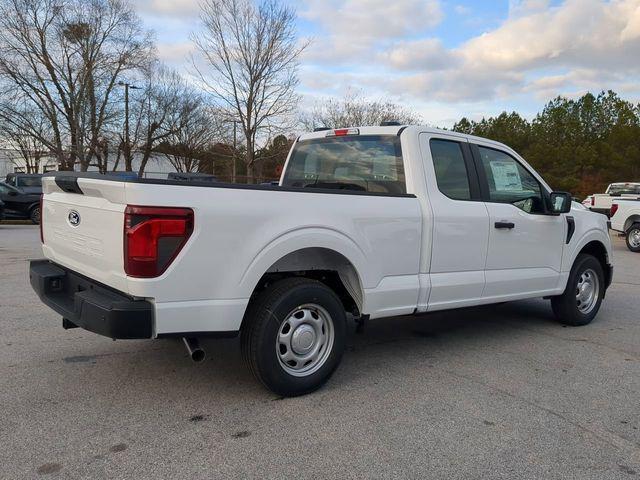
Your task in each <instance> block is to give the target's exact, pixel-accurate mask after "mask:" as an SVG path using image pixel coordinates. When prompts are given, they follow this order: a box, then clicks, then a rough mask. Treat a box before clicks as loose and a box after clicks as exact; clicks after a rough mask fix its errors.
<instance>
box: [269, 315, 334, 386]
mask: <svg viewBox="0 0 640 480" xmlns="http://www.w3.org/2000/svg"><path fill="white" fill-rule="evenodd" d="M334 338H335V331H334V328H333V320H332V319H331V315H329V312H327V311H326V310H325V309H324V308H322V307H321V306H320V305H315V304H311V303H310V304H305V305H301V306H299V307H297V308H295V309H294V310H293V311H292V312H291V313H289V315H287V317H286V318H285V320H284V322H282V325H280V329H279V330H278V337H277V338H276V354H277V355H278V360H279V361H280V365H281V366H282V368H283V369H284V370H285V371H286V372H287V373H289V374H290V375H293V376H295V377H306V376H308V375H311V374H312V373H314V372H317V371H318V370H319V369H320V367H322V365H324V364H325V362H326V361H327V358H329V355H331V350H332V348H333V340H334Z"/></svg>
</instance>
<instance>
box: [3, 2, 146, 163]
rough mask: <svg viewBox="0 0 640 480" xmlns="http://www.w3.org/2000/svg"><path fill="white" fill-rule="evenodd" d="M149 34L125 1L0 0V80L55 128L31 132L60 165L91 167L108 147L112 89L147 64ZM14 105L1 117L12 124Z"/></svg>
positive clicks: (29, 131) (14, 112)
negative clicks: (47, 133) (44, 133)
mask: <svg viewBox="0 0 640 480" xmlns="http://www.w3.org/2000/svg"><path fill="white" fill-rule="evenodd" d="M152 54H153V47H152V42H151V38H150V35H149V33H148V32H146V31H144V30H143V29H142V27H141V21H140V19H139V18H138V17H137V16H136V14H135V12H134V10H133V9H132V7H131V6H130V5H129V3H127V1H126V0H0V78H1V79H2V81H3V85H4V87H5V89H11V90H13V92H14V93H15V95H17V96H22V97H23V98H24V99H25V100H26V101H29V102H30V103H31V104H32V105H33V107H34V108H36V109H37V110H38V111H39V112H40V114H41V115H42V116H43V117H44V118H45V119H46V120H47V121H48V122H49V124H50V125H51V131H52V136H51V138H46V139H45V138H39V136H38V134H37V132H36V131H35V130H34V129H33V128H30V126H27V128H26V130H25V133H26V134H29V135H32V136H34V137H35V138H37V139H38V140H39V141H41V142H42V143H43V144H45V145H47V147H48V148H49V150H50V151H51V152H53V154H54V155H55V156H56V158H57V159H58V162H59V164H60V167H61V168H63V169H73V168H74V166H75V164H76V163H79V164H80V168H81V169H82V170H86V169H87V167H88V166H89V165H90V162H91V159H92V158H93V157H98V162H99V163H101V162H102V160H101V158H100V157H101V155H102V154H103V151H104V138H103V130H104V128H105V124H106V123H107V122H108V121H109V120H110V118H111V117H112V116H113V112H112V111H111V110H110V107H111V106H112V102H111V101H110V99H111V94H112V92H113V89H114V86H115V84H116V80H117V79H118V78H119V77H120V76H121V75H122V74H124V73H125V72H128V71H132V70H137V69H140V68H143V67H144V66H146V65H147V64H148V62H149V59H150V57H151V56H152ZM16 114H17V112H16V111H15V109H12V108H11V106H10V105H9V106H8V107H6V108H3V109H2V110H0V116H2V117H3V118H4V119H5V120H7V121H10V122H11V121H14V120H12V119H15V116H16Z"/></svg>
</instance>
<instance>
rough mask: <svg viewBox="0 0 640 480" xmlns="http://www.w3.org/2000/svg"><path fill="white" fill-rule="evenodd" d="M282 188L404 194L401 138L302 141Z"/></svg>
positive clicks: (337, 138) (342, 138) (351, 137)
mask: <svg viewBox="0 0 640 480" xmlns="http://www.w3.org/2000/svg"><path fill="white" fill-rule="evenodd" d="M283 186H285V187H303V188H335V189H341V190H359V191H366V192H376V193H391V194H404V193H406V191H407V189H406V183H405V178H404V164H403V162H402V151H401V148H400V139H399V138H398V136H397V135H357V136H356V135H354V136H345V137H327V138H318V139H312V140H302V141H300V142H298V143H297V144H296V146H295V147H294V149H293V152H292V153H291V158H290V159H289V163H288V165H287V171H286V172H285V176H284V178H283Z"/></svg>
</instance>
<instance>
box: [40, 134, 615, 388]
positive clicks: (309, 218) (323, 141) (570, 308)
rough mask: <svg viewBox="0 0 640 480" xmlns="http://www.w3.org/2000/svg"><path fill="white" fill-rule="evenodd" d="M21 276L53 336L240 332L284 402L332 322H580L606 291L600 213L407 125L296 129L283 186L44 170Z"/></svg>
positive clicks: (492, 149) (256, 366)
mask: <svg viewBox="0 0 640 480" xmlns="http://www.w3.org/2000/svg"><path fill="white" fill-rule="evenodd" d="M43 187H44V197H43V205H42V223H41V225H42V227H41V233H42V249H43V252H44V256H45V257H46V259H43V260H36V261H32V262H31V266H30V278H31V284H32V286H33V288H34V289H35V291H36V292H37V293H38V295H39V296H40V298H41V299H42V301H43V302H44V303H46V304H47V305H49V306H50V307H51V308H53V309H54V310H55V311H56V312H58V313H60V314H61V315H62V317H63V326H64V327H66V328H72V327H76V326H78V327H82V328H84V329H86V330H90V331H92V332H95V333H98V334H101V335H105V336H107V337H111V338H114V339H117V338H123V339H124V338H164V337H178V338H183V339H184V340H185V343H186V345H187V348H188V349H189V351H190V352H191V354H192V356H193V358H194V359H202V358H203V354H202V350H201V349H200V348H199V346H198V342H197V339H198V338H199V337H203V336H234V335H238V334H239V335H240V338H241V341H240V344H241V349H242V351H243V355H244V357H245V359H246V362H247V364H248V365H249V367H250V369H251V370H252V372H253V373H254V374H255V376H256V377H257V378H258V379H259V380H260V381H262V382H263V383H264V385H265V386H266V387H268V388H269V389H271V390H272V391H274V392H276V393H278V394H281V395H287V396H292V395H300V394H304V393H307V392H310V391H312V390H314V389H316V388H318V387H319V386H320V385H321V384H322V383H323V382H324V381H326V380H327V378H328V377H329V376H330V375H331V373H332V372H333V371H334V370H335V369H336V367H337V366H338V363H339V362H340V360H341V357H342V353H343V350H344V348H345V337H346V332H347V319H352V318H354V319H356V321H359V322H362V321H364V320H366V319H375V318H379V317H392V316H399V315H419V314H424V313H428V312H434V311H438V310H446V309H454V308H460V307H471V306H474V305H485V304H492V303H499V302H505V301H510V300H518V299H525V298H533V297H545V298H549V299H550V300H551V305H552V307H553V312H554V313H555V315H556V316H557V317H558V319H559V320H560V321H561V322H564V323H565V324H569V325H585V324H587V323H589V322H591V320H592V319H593V318H594V317H595V316H596V314H597V312H598V309H599V308H600V304H601V301H602V299H603V297H604V295H605V291H606V289H607V287H608V286H609V285H610V283H611V279H612V274H613V269H612V266H611V245H610V239H609V235H608V231H607V225H606V221H607V219H606V217H604V216H603V215H598V214H595V213H592V212H589V211H588V210H586V209H585V208H584V207H582V206H581V205H579V204H577V203H572V201H571V196H570V195H569V194H568V193H563V192H553V191H552V190H551V188H549V186H548V185H547V184H546V183H545V181H544V180H543V179H542V178H541V177H540V176H539V175H538V174H537V173H536V172H535V171H534V170H533V169H532V168H531V166H529V165H528V164H527V162H526V161H525V160H524V159H522V158H521V157H520V156H519V155H518V154H517V153H516V152H514V151H513V150H512V149H510V148H509V147H507V146H505V145H502V144H500V143H497V142H494V141H490V140H486V139H482V138H477V137H472V136H468V135H463V134H458V133H454V132H448V131H441V130H436V129H431V128H426V127H418V126H402V127H401V126H381V127H362V128H343V129H335V130H333V129H332V130H326V131H317V132H314V133H309V134H305V135H302V136H301V137H299V138H298V139H297V141H296V142H295V144H294V145H293V147H292V149H291V152H290V153H289V156H288V159H287V161H286V165H285V168H284V170H283V174H282V177H281V179H280V184H279V185H277V186H271V185H231V184H222V183H212V182H198V181H196V180H194V181H192V182H190V183H188V184H187V183H185V182H177V181H175V182H172V181H168V180H151V179H138V180H132V179H119V178H115V177H111V178H110V177H101V176H99V175H97V174H80V173H73V172H67V173H63V172H61V173H57V174H55V175H49V176H45V177H44V180H43Z"/></svg>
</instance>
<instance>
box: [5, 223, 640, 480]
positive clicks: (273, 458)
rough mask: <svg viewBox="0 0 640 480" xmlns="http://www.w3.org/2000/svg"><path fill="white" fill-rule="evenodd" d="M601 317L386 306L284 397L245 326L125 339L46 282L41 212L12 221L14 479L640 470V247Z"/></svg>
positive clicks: (8, 409) (520, 306)
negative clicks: (389, 311) (50, 296)
mask: <svg viewBox="0 0 640 480" xmlns="http://www.w3.org/2000/svg"><path fill="white" fill-rule="evenodd" d="M614 244H615V258H614V261H615V268H616V271H615V278H614V283H613V285H612V287H611V288H610V290H609V291H608V293H607V298H606V300H605V302H604V304H603V307H602V309H601V311H600V314H599V316H598V317H597V318H596V320H595V321H594V322H593V323H592V324H591V325H589V326H586V327H578V328H571V327H566V328H563V327H562V326H561V325H559V324H558V323H556V322H555V321H554V320H553V318H552V314H551V309H550V306H549V303H548V302H547V301H544V300H532V301H522V302H515V303H510V304H503V305H499V306H490V307H481V308H473V309H466V310H458V311H452V312H443V313H437V314H431V315H427V316H422V317H403V318H392V319H384V320H375V321H371V322H370V323H369V324H368V325H367V328H366V329H365V331H364V333H361V334H356V333H351V335H350V339H349V346H348V351H347V352H346V354H345V356H344V359H343V362H342V365H341V367H340V368H339V369H338V371H337V372H336V374H335V375H334V376H333V377H332V378H331V380H330V381H329V382H328V384H327V385H326V386H325V387H324V388H323V389H321V390H320V391H318V392H316V393H314V394H311V395H307V396H304V397H299V398H294V399H281V398H278V397H276V396H274V395H273V394H272V393H270V392H268V391H266V390H264V389H263V388H262V387H261V386H260V385H259V384H258V383H257V382H256V381H255V380H254V379H253V377H252V376H251V374H250V373H249V371H248V370H247V369H246V368H245V366H244V364H243V363H242V361H241V357H240V351H239V342H238V340H237V339H229V340H211V341H207V342H205V343H204V345H205V346H206V348H207V353H208V358H207V360H206V361H205V362H204V363H202V364H193V363H192V362H191V361H190V360H189V359H188V358H187V355H186V352H185V349H184V347H183V345H182V344H181V343H180V342H178V341H170V340H153V341H152V340H148V341H117V342H114V341H111V340H109V339H107V338H103V337H99V336H97V335H94V334H92V333H89V332H85V331H83V330H80V329H74V330H68V331H65V330H63V329H62V326H61V319H60V318H59V317H58V316H57V314H55V313H54V312H53V311H51V310H49V309H48V308H47V307H45V306H43V305H42V304H41V303H40V302H39V300H38V299H37V297H36V295H35V294H34V293H33V292H32V290H31V288H30V286H29V282H28V275H27V259H28V258H39V257H40V256H41V251H40V245H39V236H38V229H37V227H32V226H27V225H4V224H0V272H1V274H0V332H1V339H0V342H1V343H0V346H1V348H0V478H2V479H23V478H65V479H80V478H91V479H98V478H123V479H124V478H136V479H143V478H144V479H146V478H153V479H159V478H189V479H208V478H212V479H213V478H247V477H252V478H341V479H343V478H434V479H457V478H461V479H498V478H500V479H516V478H522V479H534V478H543V479H555V478H558V479H581V480H584V479H617V478H620V479H632V478H640V254H633V253H631V252H629V251H628V250H627V249H626V247H625V246H624V242H623V241H622V240H621V239H619V238H614Z"/></svg>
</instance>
